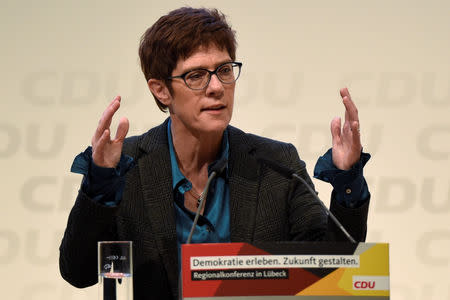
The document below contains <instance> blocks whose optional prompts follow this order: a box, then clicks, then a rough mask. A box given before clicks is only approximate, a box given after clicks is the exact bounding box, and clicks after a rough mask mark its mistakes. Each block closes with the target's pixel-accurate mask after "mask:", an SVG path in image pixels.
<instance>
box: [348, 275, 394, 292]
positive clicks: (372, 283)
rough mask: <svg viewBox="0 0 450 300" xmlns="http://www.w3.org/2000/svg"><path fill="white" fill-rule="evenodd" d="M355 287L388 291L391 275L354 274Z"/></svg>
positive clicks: (357, 288) (355, 288) (356, 288)
mask: <svg viewBox="0 0 450 300" xmlns="http://www.w3.org/2000/svg"><path fill="white" fill-rule="evenodd" d="M353 289H354V290H373V291H388V290H389V276H353Z"/></svg>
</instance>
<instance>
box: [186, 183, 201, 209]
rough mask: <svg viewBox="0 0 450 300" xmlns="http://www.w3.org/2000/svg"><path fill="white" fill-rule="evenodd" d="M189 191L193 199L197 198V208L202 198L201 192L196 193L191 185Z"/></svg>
mask: <svg viewBox="0 0 450 300" xmlns="http://www.w3.org/2000/svg"><path fill="white" fill-rule="evenodd" d="M189 193H190V194H191V195H192V196H194V198H195V199H197V208H198V207H199V206H200V202H201V201H202V198H203V192H201V193H200V194H199V193H197V192H196V191H195V190H194V187H192V188H191V189H190V190H189Z"/></svg>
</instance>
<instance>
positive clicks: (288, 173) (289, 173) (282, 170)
mask: <svg viewBox="0 0 450 300" xmlns="http://www.w3.org/2000/svg"><path fill="white" fill-rule="evenodd" d="M256 160H257V161H258V162H260V163H262V164H264V165H266V166H268V167H269V168H271V169H272V170H274V171H276V172H278V173H279V174H281V175H283V176H284V177H286V178H289V179H290V178H295V179H297V180H299V181H300V182H302V183H303V185H304V186H305V187H306V188H307V189H308V191H309V193H310V194H311V195H312V196H313V197H314V199H316V201H318V202H319V203H320V205H322V207H323V209H324V210H325V212H326V213H327V215H328V216H329V217H330V218H331V220H332V221H333V222H334V224H336V226H337V227H338V228H339V229H340V230H341V231H342V232H343V233H344V235H345V236H346V237H347V239H348V240H349V241H350V242H352V243H356V241H355V239H354V238H353V237H352V236H351V235H350V234H349V233H348V232H347V230H346V229H345V228H344V226H342V224H341V222H339V220H338V219H337V218H336V217H335V216H334V215H333V213H332V212H331V211H330V210H329V209H328V207H326V206H325V204H323V202H322V200H320V198H319V197H318V196H317V192H316V191H314V190H313V188H312V187H311V186H310V185H309V184H308V183H307V182H306V181H305V180H304V179H303V178H302V177H300V176H299V175H297V173H295V171H294V170H292V169H290V168H288V167H285V166H283V165H281V164H279V163H277V162H274V161H271V160H268V159H265V158H262V157H258V158H256Z"/></svg>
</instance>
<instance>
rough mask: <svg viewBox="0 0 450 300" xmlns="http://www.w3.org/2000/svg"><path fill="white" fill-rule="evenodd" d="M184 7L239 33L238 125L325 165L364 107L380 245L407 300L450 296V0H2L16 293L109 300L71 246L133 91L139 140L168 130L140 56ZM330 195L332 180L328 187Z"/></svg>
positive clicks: (1, 127) (5, 168)
mask: <svg viewBox="0 0 450 300" xmlns="http://www.w3.org/2000/svg"><path fill="white" fill-rule="evenodd" d="M183 4H190V5H193V6H198V5H205V6H207V7H218V8H219V9H221V10H222V11H223V12H224V13H225V14H227V15H228V16H229V21H230V22H231V24H232V25H233V27H234V28H235V29H236V30H237V37H238V42H239V48H238V59H239V60H240V61H242V62H243V63H244V67H243V73H242V77H241V78H240V79H239V82H238V84H237V93H236V101H235V102H236V105H235V114H234V116H233V120H232V124H233V125H235V126H238V127H240V128H242V129H244V130H246V131H249V132H253V133H256V134H261V135H265V136H269V137H272V138H276V139H281V140H284V141H289V142H292V143H293V144H294V145H296V147H297V148H298V150H299V153H300V155H301V157H302V158H303V159H304V160H306V162H307V163H308V169H309V171H310V172H312V170H313V167H314V164H315V160H316V159H317V157H318V156H319V155H320V154H322V153H323V152H325V150H326V149H327V148H328V147H329V146H330V144H331V142H330V134H329V122H330V121H331V119H332V118H333V117H334V116H336V115H338V116H343V106H342V104H341V101H340V99H339V93H338V91H339V88H340V87H343V86H348V87H349V88H350V91H351V93H352V95H353V98H354V100H355V102H356V103H357V105H358V106H359V110H360V119H361V128H362V135H363V143H364V146H365V150H367V151H368V152H370V153H371V154H372V155H373V157H372V159H371V161H370V162H369V163H368V165H367V166H366V169H365V175H366V176H367V178H368V181H369V185H370V189H371V192H372V203H371V209H370V218H369V232H368V237H367V241H369V242H389V243H390V253H391V257H390V262H391V289H392V295H393V297H392V299H396V300H402V299H404V300H406V299H407V300H414V299H418V300H419V299H420V300H422V299H432V300H435V299H436V300H437V299H450V283H449V277H450V272H449V269H450V221H449V217H450V176H449V173H448V171H449V166H450V163H449V162H450V121H449V119H448V116H449V112H450V91H449V82H450V80H449V70H450V68H449V66H450V63H449V62H450V59H449V52H450V51H449V50H450V38H449V37H450V16H449V11H450V4H449V2H448V1H446V0H442V1H439V0H432V1H411V0H409V1H404V0H401V1H386V0H383V1H359V0H354V1H333V0H329V1H254V2H245V1H235V0H233V1H183V2H178V1H174V0H166V1H150V0H147V1H142V2H139V1H117V0H108V1H107V0H104V1H97V0H94V1H93V0H81V1H80V0H78V1H56V0H41V1H12V0H11V1H8V0H6V1H5V0H4V1H2V2H1V4H0V23H1V26H0V33H1V50H0V51H1V52H0V53H1V55H0V62H1V64H0V66H1V68H0V74H1V75H0V76H1V80H0V82H1V87H2V88H1V93H2V94H1V98H2V99H1V101H0V108H1V112H2V118H1V119H0V140H1V143H0V163H1V170H0V171H1V173H2V180H1V181H0V182H1V191H2V203H1V207H2V209H1V210H0V270H1V271H0V276H1V277H0V285H1V295H2V296H1V298H2V299H12V300H25V299H26V300H35V299H46V300H53V299H71V300H85V299H86V300H87V299H96V297H97V289H96V287H92V288H89V289H85V290H78V289H76V288H74V287H71V286H70V285H69V284H67V283H66V282H65V281H63V280H62V279H61V277H60V275H59V271H58V262H57V261H58V246H59V243H60V240H61V237H62V232H63V230H64V228H65V224H66V220H67V216H68V213H69V210H70V207H71V206H72V204H73V202H74V199H75V195H76V193H77V189H78V185H79V182H80V176H79V175H75V174H71V173H70V172H69V168H70V166H71V163H72V159H73V157H74V156H75V155H76V154H77V153H79V152H81V151H82V150H84V148H85V147H86V146H87V145H88V144H89V142H90V139H91V135H92V133H93V130H94V129H95V127H96V124H97V120H98V118H99V116H100V114H101V112H102V111H103V109H104V107H105V106H106V104H107V103H108V102H109V101H110V100H111V99H112V98H113V97H114V96H115V95H117V94H120V95H122V97H123V101H122V103H123V105H122V108H121V110H120V112H119V115H123V116H127V117H128V118H129V119H130V122H131V134H138V133H142V132H143V131H146V130H147V129H148V128H150V127H151V126H153V125H156V124H159V123H160V122H161V121H162V120H163V119H164V118H165V117H166V115H164V114H162V113H161V112H159V111H158V109H157V108H156V105H155V104H154V102H153V99H152V98H151V96H150V93H149V92H148V91H147V88H146V84H145V80H144V78H143V76H142V75H141V72H140V69H139V63H138V56H137V47H138V41H139V38H140V36H141V34H142V33H143V32H144V30H145V29H146V28H147V27H149V26H150V25H151V24H153V23H154V22H155V21H156V19H157V18H158V17H159V16H161V15H162V14H165V13H167V12H168V11H169V10H171V9H174V8H176V7H179V6H180V5H183ZM316 184H317V187H318V189H319V191H320V195H321V196H322V198H323V199H324V200H325V201H326V202H328V198H329V194H330V187H329V186H328V184H323V183H319V182H317V181H316Z"/></svg>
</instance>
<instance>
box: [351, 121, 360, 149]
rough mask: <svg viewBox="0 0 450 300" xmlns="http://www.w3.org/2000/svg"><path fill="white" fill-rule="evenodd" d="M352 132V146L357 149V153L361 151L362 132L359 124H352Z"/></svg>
mask: <svg viewBox="0 0 450 300" xmlns="http://www.w3.org/2000/svg"><path fill="white" fill-rule="evenodd" d="M351 130H352V142H353V143H352V145H353V147H354V148H355V151H361V148H362V146H361V132H360V127H359V122H357V121H354V122H352V124H351Z"/></svg>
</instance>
